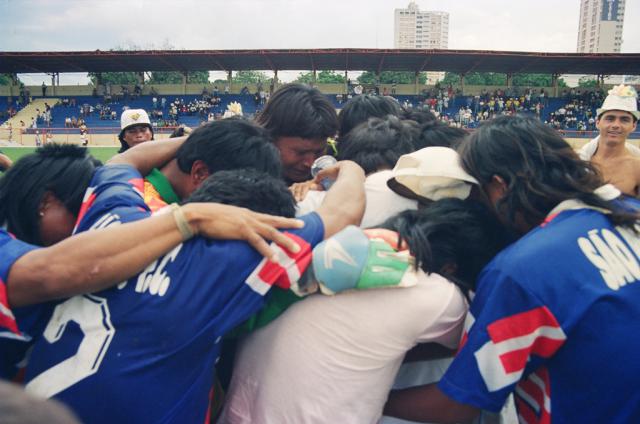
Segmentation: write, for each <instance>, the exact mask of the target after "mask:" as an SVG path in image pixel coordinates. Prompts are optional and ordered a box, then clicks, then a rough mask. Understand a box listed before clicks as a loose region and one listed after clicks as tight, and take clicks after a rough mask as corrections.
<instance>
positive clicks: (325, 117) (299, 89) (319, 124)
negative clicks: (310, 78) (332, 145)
mask: <svg viewBox="0 0 640 424" xmlns="http://www.w3.org/2000/svg"><path fill="white" fill-rule="evenodd" d="M256 120H257V122H258V123H259V124H260V125H262V126H263V127H264V128H266V129H267V130H269V132H270V133H271V135H272V136H273V137H274V138H276V139H277V138H279V137H300V138H304V139H309V140H317V139H322V140H324V139H327V138H328V137H334V136H335V135H336V133H337V131H338V115H337V114H336V111H335V109H334V107H333V105H332V104H331V102H329V100H328V99H327V98H326V97H325V95H324V94H322V93H321V92H320V91H319V90H318V89H316V88H313V87H311V86H308V85H306V84H296V83H292V84H286V85H284V86H282V87H281V88H280V89H279V90H278V91H276V92H275V93H274V94H273V96H271V97H270V98H269V101H268V102H267V104H266V106H265V108H264V109H263V110H262V112H261V113H260V114H259V115H258V117H257V119H256Z"/></svg>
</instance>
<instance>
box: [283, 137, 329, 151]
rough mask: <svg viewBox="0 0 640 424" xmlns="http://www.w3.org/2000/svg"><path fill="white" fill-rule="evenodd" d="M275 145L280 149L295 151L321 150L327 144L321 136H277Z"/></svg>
mask: <svg viewBox="0 0 640 424" xmlns="http://www.w3.org/2000/svg"><path fill="white" fill-rule="evenodd" d="M276 146H278V148H281V149H283V148H286V149H291V150H297V151H306V150H322V149H324V148H325V147H326V146H327V140H326V139H322V138H316V139H311V138H302V137H278V139H277V140H276Z"/></svg>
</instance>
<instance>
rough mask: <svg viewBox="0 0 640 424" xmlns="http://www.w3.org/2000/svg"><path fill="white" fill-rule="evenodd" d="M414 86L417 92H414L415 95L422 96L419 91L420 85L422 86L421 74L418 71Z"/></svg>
mask: <svg viewBox="0 0 640 424" xmlns="http://www.w3.org/2000/svg"><path fill="white" fill-rule="evenodd" d="M414 84H415V90H414V94H420V92H419V91H418V90H419V87H418V86H419V85H420V72H418V71H416V74H415V75H414Z"/></svg>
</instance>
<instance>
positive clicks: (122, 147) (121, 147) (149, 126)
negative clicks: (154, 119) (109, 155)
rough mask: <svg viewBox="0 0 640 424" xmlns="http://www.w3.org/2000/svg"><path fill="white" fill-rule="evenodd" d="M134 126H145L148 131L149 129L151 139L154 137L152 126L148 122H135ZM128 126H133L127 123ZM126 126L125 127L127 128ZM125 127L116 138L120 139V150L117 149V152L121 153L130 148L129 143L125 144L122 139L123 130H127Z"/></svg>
mask: <svg viewBox="0 0 640 424" xmlns="http://www.w3.org/2000/svg"><path fill="white" fill-rule="evenodd" d="M135 126H146V127H148V128H149V131H151V140H153V139H154V137H155V134H154V133H153V127H152V126H151V125H149V124H135ZM129 127H133V125H129ZM129 127H127V128H129ZM127 128H125V129H123V130H121V131H120V134H118V140H120V150H118V153H122V152H126V151H127V150H129V149H130V148H131V146H129V144H127V142H126V141H124V132H125V131H126V130H127Z"/></svg>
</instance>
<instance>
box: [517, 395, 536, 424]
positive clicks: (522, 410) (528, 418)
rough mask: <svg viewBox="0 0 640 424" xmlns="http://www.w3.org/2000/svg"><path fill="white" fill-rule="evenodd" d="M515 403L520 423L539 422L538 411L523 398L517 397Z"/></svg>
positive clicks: (534, 423) (532, 423) (531, 423)
mask: <svg viewBox="0 0 640 424" xmlns="http://www.w3.org/2000/svg"><path fill="white" fill-rule="evenodd" d="M515 403H516V410H517V411H518V421H519V422H520V424H536V423H538V422H539V418H538V414H536V411H534V410H533V408H531V406H530V405H529V404H528V403H526V402H525V401H523V400H522V398H519V397H516V398H515Z"/></svg>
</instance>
